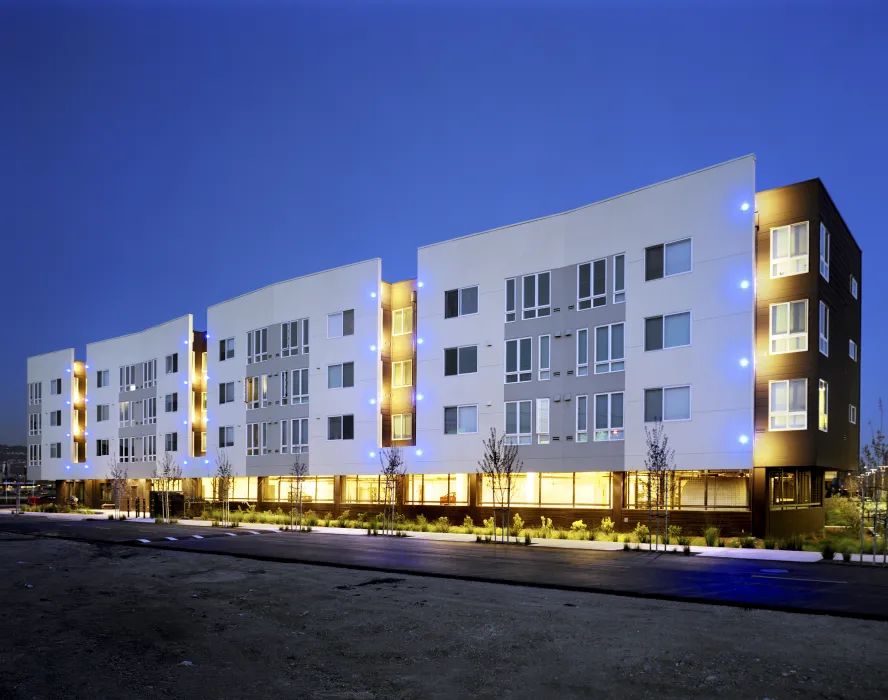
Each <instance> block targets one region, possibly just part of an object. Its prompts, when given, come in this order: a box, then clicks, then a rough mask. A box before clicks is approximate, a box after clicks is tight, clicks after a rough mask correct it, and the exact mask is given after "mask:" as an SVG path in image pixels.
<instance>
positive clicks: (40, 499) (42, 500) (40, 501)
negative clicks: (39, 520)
mask: <svg viewBox="0 0 888 700" xmlns="http://www.w3.org/2000/svg"><path fill="white" fill-rule="evenodd" d="M53 501H55V498H53V497H52V496H47V495H46V494H45V493H44V494H39V495H38V494H34V495H33V496H28V505H29V506H42V505H44V504H46V503H52V502H53Z"/></svg>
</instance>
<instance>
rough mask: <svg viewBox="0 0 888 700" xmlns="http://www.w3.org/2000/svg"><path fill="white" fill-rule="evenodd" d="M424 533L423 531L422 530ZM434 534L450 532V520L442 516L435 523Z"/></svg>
mask: <svg viewBox="0 0 888 700" xmlns="http://www.w3.org/2000/svg"><path fill="white" fill-rule="evenodd" d="M423 532H425V530H423ZM435 532H450V518H448V517H447V516H445V515H442V516H441V517H440V518H438V519H437V520H436V521H435Z"/></svg>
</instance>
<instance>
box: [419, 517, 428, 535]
mask: <svg viewBox="0 0 888 700" xmlns="http://www.w3.org/2000/svg"><path fill="white" fill-rule="evenodd" d="M416 529H417V530H419V531H420V532H428V531H429V521H428V520H426V516H424V515H417V516H416Z"/></svg>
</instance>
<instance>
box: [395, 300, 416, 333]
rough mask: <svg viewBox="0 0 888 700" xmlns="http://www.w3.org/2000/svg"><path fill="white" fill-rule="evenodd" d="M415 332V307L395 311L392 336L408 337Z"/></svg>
mask: <svg viewBox="0 0 888 700" xmlns="http://www.w3.org/2000/svg"><path fill="white" fill-rule="evenodd" d="M412 332H413V307H412V306H407V307H405V308H403V309H395V310H394V311H393V312H392V335H407V334H408V333H412Z"/></svg>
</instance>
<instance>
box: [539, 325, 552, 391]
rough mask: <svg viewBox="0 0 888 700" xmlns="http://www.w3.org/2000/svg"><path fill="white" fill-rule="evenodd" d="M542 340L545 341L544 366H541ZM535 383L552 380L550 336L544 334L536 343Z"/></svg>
mask: <svg viewBox="0 0 888 700" xmlns="http://www.w3.org/2000/svg"><path fill="white" fill-rule="evenodd" d="M543 338H545V339H546V366H545V367H544V366H543ZM537 364H538V367H537V370H538V374H537V381H540V382H547V381H549V380H550V379H551V378H552V335H551V334H549V333H544V334H543V335H541V336H539V339H538V341H537Z"/></svg>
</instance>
